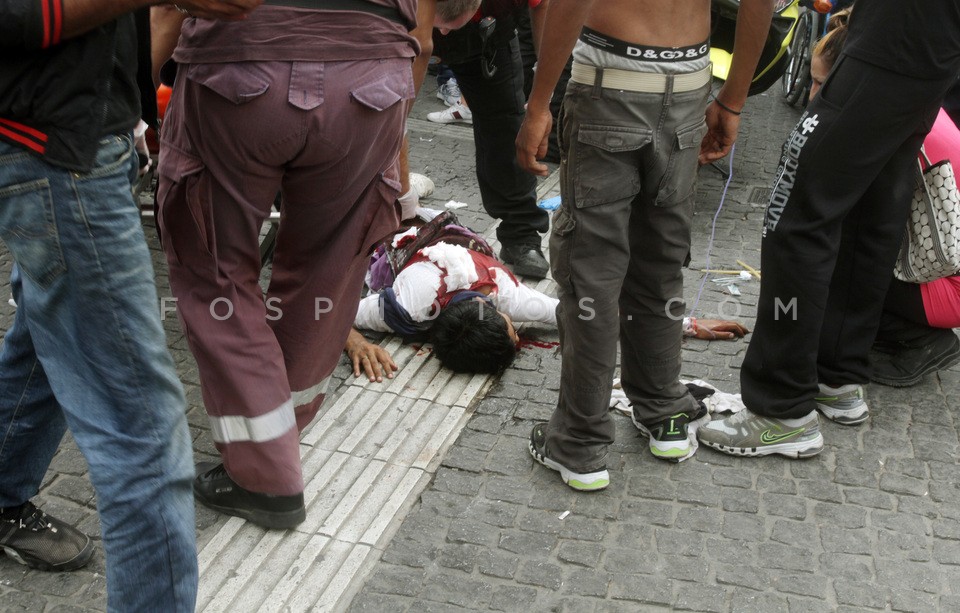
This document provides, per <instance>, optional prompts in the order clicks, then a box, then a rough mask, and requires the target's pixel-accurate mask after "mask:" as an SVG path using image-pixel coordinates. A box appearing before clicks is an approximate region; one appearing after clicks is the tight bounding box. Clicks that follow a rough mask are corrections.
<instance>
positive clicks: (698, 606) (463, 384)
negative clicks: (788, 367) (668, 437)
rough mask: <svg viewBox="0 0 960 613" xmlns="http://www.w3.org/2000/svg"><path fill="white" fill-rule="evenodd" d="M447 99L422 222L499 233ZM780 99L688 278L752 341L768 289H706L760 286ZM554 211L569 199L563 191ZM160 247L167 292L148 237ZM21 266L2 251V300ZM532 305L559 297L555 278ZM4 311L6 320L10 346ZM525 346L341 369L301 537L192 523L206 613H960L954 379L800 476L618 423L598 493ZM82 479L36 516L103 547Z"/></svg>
mask: <svg viewBox="0 0 960 613" xmlns="http://www.w3.org/2000/svg"><path fill="white" fill-rule="evenodd" d="M432 81H433V80H432V79H430V78H428V79H427V82H426V84H425V87H424V90H423V91H422V92H421V96H420V99H419V100H418V102H417V105H416V106H415V108H414V111H413V114H412V119H411V121H410V123H409V130H410V137H411V143H412V148H411V166H412V169H413V170H414V171H417V172H424V173H425V174H427V175H429V176H430V177H431V178H432V179H434V181H436V183H437V189H436V192H435V194H434V195H433V196H432V197H431V198H430V199H428V200H427V201H425V202H424V204H425V205H427V206H433V207H435V208H442V207H443V204H444V203H445V202H446V201H448V200H456V201H460V202H465V203H467V204H468V206H467V208H464V209H458V210H457V211H456V213H457V215H458V216H459V217H460V219H461V220H462V221H463V222H464V223H466V224H467V225H470V226H472V227H474V228H475V229H477V230H480V231H481V232H486V233H489V232H490V230H491V227H492V226H491V220H490V219H489V218H487V217H486V216H485V214H484V213H483V211H482V208H481V207H480V199H479V194H478V192H477V188H476V179H475V175H474V160H473V140H472V132H471V129H470V128H469V127H468V126H462V125H438V124H432V123H429V122H426V121H425V117H426V113H427V112H430V111H433V110H439V109H440V108H442V106H441V103H440V101H439V100H437V99H436V98H435V97H434V86H433V83H432ZM775 94H776V92H774V91H773V90H771V92H770V94H769V95H762V96H757V97H755V98H753V99H751V100H750V102H749V105H748V107H747V111H746V112H745V114H744V117H743V122H742V128H741V129H742V132H741V137H740V140H739V142H738V145H737V149H736V152H735V155H734V159H733V163H732V168H733V178H732V180H731V182H730V185H729V188H728V189H727V191H726V198H725V202H724V206H723V209H722V210H721V211H720V212H719V214H718V215H716V227H715V229H713V228H712V227H711V226H712V224H711V222H712V221H713V219H714V216H715V214H716V210H717V206H718V204H719V202H720V199H721V194H722V193H723V191H724V182H723V178H722V176H721V175H720V173H719V172H717V171H716V170H714V169H713V168H709V167H707V168H703V169H701V173H700V187H699V191H698V203H697V216H696V218H695V227H694V249H693V262H692V263H691V268H690V270H688V271H686V273H685V276H686V297H687V300H688V307H693V306H694V305H696V311H697V312H696V314H697V315H698V316H701V317H724V318H737V319H740V320H742V321H744V322H745V323H747V325H751V324H752V319H753V315H754V310H755V307H756V296H757V292H758V289H759V286H758V284H757V283H756V282H755V281H746V282H741V283H739V284H738V289H739V291H740V293H741V295H740V296H732V295H730V293H729V292H728V291H726V290H724V288H722V287H720V286H718V285H717V284H715V283H713V282H711V281H709V280H706V281H705V282H704V280H703V275H702V274H701V273H699V272H698V270H699V269H702V268H715V269H735V268H740V266H739V265H738V264H737V260H741V261H742V262H745V263H747V264H749V265H752V266H754V267H759V245H760V237H759V228H760V222H761V217H762V213H763V207H764V205H765V203H766V198H765V196H766V195H767V194H768V193H769V192H768V188H769V186H770V184H771V181H772V178H773V173H774V171H775V170H776V166H777V161H778V159H779V148H780V145H781V143H782V141H783V138H784V136H785V135H786V133H787V131H788V130H789V128H790V127H791V126H792V124H793V122H795V121H796V118H797V117H798V115H799V113H798V112H797V111H796V110H793V109H790V108H788V107H786V106H785V105H783V104H782V103H781V102H780V101H779V100H778V99H777V97H776V95H775ZM725 163H726V162H725ZM541 193H542V194H543V195H545V196H549V195H553V194H555V193H556V180H555V177H554V178H553V179H551V180H548V181H546V182H543V183H542V184H541ZM148 225H149V224H148ZM148 237H149V239H150V240H151V244H152V246H153V248H154V251H155V255H156V258H155V261H156V265H157V272H158V287H159V289H160V291H161V295H169V289H168V286H167V280H166V276H165V266H164V265H163V262H162V257H161V255H160V253H159V250H158V247H157V244H156V236H155V233H154V232H153V231H152V228H148ZM708 255H709V262H708V261H707V257H708ZM9 266H10V256H9V254H8V253H7V252H6V251H2V252H0V267H2V270H0V278H2V279H4V281H5V283H6V279H7V276H8V274H7V273H8V271H9ZM540 287H541V288H542V289H544V290H545V291H547V292H550V291H552V286H551V282H550V281H549V280H548V281H545V282H543V283H542V284H541V285H540ZM5 291H7V290H5V289H4V287H0V296H2V295H3V293H4V292H5ZM11 315H12V307H9V306H7V305H6V304H5V302H3V301H0V327H2V328H3V329H6V327H7V326H8V325H9V323H10V321H11ZM165 324H166V327H167V332H168V337H169V339H170V347H171V350H172V351H173V353H174V356H175V359H176V361H177V363H178V369H179V372H180V375H181V378H182V380H183V381H184V383H185V386H186V388H187V392H188V402H189V419H190V424H191V429H192V432H193V435H194V441H195V444H194V448H195V451H196V454H197V459H198V460H202V459H205V458H206V457H211V456H212V454H214V447H213V444H212V441H211V439H210V436H209V432H208V424H207V419H206V414H205V413H204V411H203V408H202V404H201V400H200V394H199V382H198V377H197V371H196V365H195V364H194V362H193V359H192V357H191V356H190V352H189V350H188V349H187V347H186V342H185V340H184V338H183V335H182V333H181V331H180V329H179V325H178V323H177V321H176V320H175V319H169V320H167V321H166V322H165ZM523 334H524V336H526V337H527V338H529V339H532V340H534V341H535V342H534V343H528V345H527V346H526V347H525V348H524V350H523V351H522V352H521V354H520V355H519V356H518V359H517V361H516V363H515V364H514V366H513V367H512V368H511V369H509V370H508V371H507V372H506V373H505V374H504V375H503V376H502V377H500V378H499V379H496V380H493V379H490V378H488V377H485V376H475V377H470V376H465V375H452V373H450V372H448V371H445V370H443V369H440V368H439V366H438V365H437V363H436V360H434V359H432V358H431V356H430V355H429V352H426V351H422V350H420V349H419V348H416V347H413V346H402V345H401V344H400V343H399V342H398V341H396V340H394V339H389V338H388V339H385V341H384V342H385V343H386V346H387V347H388V348H389V349H390V350H391V351H392V352H393V353H394V355H395V356H397V360H398V363H400V365H401V370H400V372H399V373H397V375H398V376H397V377H396V378H395V379H394V380H392V381H385V382H384V383H383V384H370V383H368V382H366V380H365V379H360V380H356V381H355V380H354V379H353V377H352V374H350V373H349V369H348V368H347V366H346V364H345V362H344V363H342V364H341V366H340V367H339V368H338V369H337V371H336V373H335V375H334V383H335V384H336V391H335V393H333V394H332V395H331V397H330V399H329V400H328V402H327V405H325V407H324V409H323V411H322V412H321V414H320V416H319V417H318V419H317V420H316V421H315V422H314V423H313V424H311V426H310V428H309V429H308V430H307V431H306V432H305V433H304V436H303V439H302V448H303V454H302V455H303V462H304V468H305V477H306V478H307V481H308V485H307V492H306V497H307V500H308V505H309V506H308V519H307V522H306V523H305V524H303V525H302V526H301V527H299V528H298V529H296V530H292V531H288V532H266V531H263V530H261V529H259V528H257V527H255V526H252V525H249V524H246V523H245V522H243V521H241V520H238V519H227V518H225V517H223V516H220V515H217V514H215V513H213V512H210V511H208V510H207V509H205V508H203V507H198V509H197V522H198V526H197V528H198V537H199V547H200V565H201V586H200V598H199V602H198V610H208V611H231V612H232V611H266V612H273V611H340V610H346V609H349V610H350V611H354V612H357V611H370V612H376V613H380V612H385V611H411V612H416V613H419V612H421V611H462V610H499V611H570V612H574V611H647V610H660V609H663V610H672V609H680V610H694V611H737V612H740V611H760V612H764V613H766V612H767V611H790V612H799V611H803V612H806V611H821V610H822V611H834V610H845V611H862V610H864V609H869V610H874V609H875V610H897V611H935V610H943V611H951V610H960V581H958V580H960V510H958V509H960V506H958V504H957V503H958V502H960V490H958V484H960V469H958V466H957V462H956V457H957V451H958V446H960V442H958V434H957V421H956V418H955V417H954V414H953V412H952V411H951V404H952V403H951V401H952V400H954V399H956V398H957V393H958V391H960V373H958V372H957V371H956V370H952V371H950V372H946V373H941V374H940V375H939V376H933V377H927V378H926V379H925V380H924V381H923V382H922V383H921V384H920V385H918V386H917V387H915V388H910V389H906V390H895V389H893V388H884V387H881V386H870V388H869V389H868V400H869V402H870V406H871V419H870V420H869V421H868V422H866V423H865V424H863V425H862V426H859V427H853V428H845V427H842V426H838V425H836V424H833V423H829V422H827V423H825V424H824V426H823V427H824V431H825V438H826V443H827V447H826V449H825V451H824V452H823V453H822V454H821V455H820V456H818V457H816V458H814V459H811V460H808V461H803V462H797V461H788V460H784V459H780V458H779V457H772V458H764V459H757V460H750V459H740V458H732V457H728V456H724V455H721V454H718V453H714V452H712V451H710V450H700V451H699V452H698V453H697V455H696V456H695V457H694V458H692V459H691V460H689V461H687V462H684V463H681V464H670V463H666V462H661V461H658V460H655V459H654V458H653V457H652V456H651V455H650V454H649V451H648V450H647V445H646V441H645V439H642V438H640V437H639V436H638V433H637V431H636V430H635V428H634V427H633V426H632V425H631V424H630V422H629V420H628V419H626V418H622V417H617V418H616V421H617V443H616V445H615V447H614V449H613V453H612V454H611V462H610V468H611V478H612V485H611V487H610V488H609V489H608V490H606V491H604V492H601V493H597V494H593V495H584V494H577V493H575V492H573V491H571V490H569V489H568V488H566V486H564V485H563V484H562V482H561V481H560V480H559V478H558V477H557V475H556V473H553V472H552V471H548V470H546V469H544V468H542V467H540V466H539V465H535V464H534V462H533V461H532V460H531V458H530V457H529V455H528V453H527V450H526V437H527V435H528V433H529V430H530V427H531V425H532V423H533V422H534V421H536V420H540V419H546V418H548V417H549V415H550V413H551V411H552V410H553V406H554V405H555V403H556V398H557V389H558V387H559V357H558V356H557V354H556V350H555V343H556V341H557V337H556V331H555V330H551V329H547V328H543V327H531V328H527V329H524V330H523ZM748 341H749V337H748V338H747V341H734V342H714V343H708V342H705V341H698V340H687V341H685V343H684V372H683V376H684V377H689V378H703V379H706V380H708V381H711V382H713V383H714V384H715V385H717V386H718V387H719V388H721V389H723V390H724V391H731V392H736V391H738V388H739V385H738V367H739V364H740V361H741V360H742V357H743V354H744V351H745V348H746V342H748ZM331 389H333V387H331ZM85 472H86V466H85V464H84V462H83V458H82V457H81V456H80V454H79V452H78V451H77V450H76V447H75V445H74V444H73V443H72V441H70V440H69V437H68V439H67V440H65V441H64V444H63V445H62V447H61V450H60V452H59V453H58V454H57V456H56V457H55V458H54V462H53V464H52V466H51V469H50V472H49V473H48V475H47V478H46V479H45V482H44V486H43V488H42V491H41V495H40V496H39V502H40V503H42V506H43V508H44V509H45V510H47V511H48V512H50V513H52V514H54V515H57V516H58V517H61V518H62V519H64V520H66V521H68V522H71V523H73V524H75V525H77V526H79V527H80V528H81V529H83V530H85V531H86V532H87V533H89V534H98V533H99V525H98V522H97V516H96V512H95V507H94V502H93V491H92V488H91V487H90V484H89V481H88V480H87V478H86V476H85ZM103 572H104V569H103V554H102V550H98V552H97V554H96V556H95V558H94V560H93V562H92V563H91V565H90V566H89V567H87V568H86V569H84V570H82V571H78V572H75V573H62V574H49V573H40V572H36V571H28V570H26V569H25V568H24V567H22V566H19V565H17V564H15V563H13V562H12V561H11V560H10V559H9V558H6V557H0V611H21V610H22V611H31V612H32V611H44V612H52V611H57V612H58V613H67V612H74V611H102V610H104V609H105V590H104V577H103Z"/></svg>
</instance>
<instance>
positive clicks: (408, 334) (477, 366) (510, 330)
mask: <svg viewBox="0 0 960 613" xmlns="http://www.w3.org/2000/svg"><path fill="white" fill-rule="evenodd" d="M556 305H557V299H556V298H552V297H550V296H547V295H546V294H543V293H541V292H539V291H537V290H535V289H533V288H530V287H527V286H526V285H523V284H522V283H520V282H519V281H517V278H516V277H515V276H513V273H511V272H510V271H509V270H508V269H507V268H506V266H505V265H504V264H503V263H502V262H500V261H499V260H497V259H495V258H494V257H492V256H491V255H488V254H486V253H482V252H480V251H474V250H471V249H467V248H466V247H463V246H462V245H458V244H452V243H449V242H446V241H444V240H439V241H436V242H434V243H433V244H431V245H430V246H428V247H425V248H423V249H420V250H418V251H417V252H416V253H415V254H414V255H413V257H411V258H410V259H409V261H408V262H406V264H405V265H404V266H403V268H402V269H401V270H400V271H399V273H397V275H396V278H395V279H394V281H393V283H392V285H391V286H389V287H385V288H384V289H383V290H382V291H380V292H379V293H376V294H371V295H370V296H367V297H366V298H364V299H363V300H362V301H361V302H360V306H359V308H358V310H357V316H356V319H355V322H354V323H355V326H356V327H358V328H364V329H368V330H378V331H381V332H395V333H397V334H400V335H401V336H403V337H404V338H405V339H406V340H413V341H424V340H429V341H430V342H431V343H432V344H433V350H434V352H435V353H436V355H437V358H438V359H439V360H440V362H441V363H443V365H444V366H446V367H447V368H450V369H451V370H454V371H456V372H487V373H498V372H501V371H503V370H504V369H505V368H506V367H508V366H509V365H510V364H511V363H512V362H513V359H514V357H515V356H516V352H517V344H518V342H519V340H520V337H519V336H518V335H517V332H516V328H515V326H514V323H513V322H514V320H516V321H536V322H541V323H547V324H551V325H556V322H557V319H556ZM355 372H356V369H355Z"/></svg>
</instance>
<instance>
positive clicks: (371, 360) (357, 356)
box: [343, 328, 398, 383]
mask: <svg viewBox="0 0 960 613" xmlns="http://www.w3.org/2000/svg"><path fill="white" fill-rule="evenodd" d="M343 350H344V351H346V352H347V357H349V358H350V362H351V363H352V364H353V376H354V377H359V376H360V369H361V368H362V369H363V374H365V375H366V376H367V379H369V380H370V382H371V383H373V382H374V381H376V382H377V383H380V382H382V381H383V376H384V374H385V375H386V377H387V379H393V373H394V371H396V370H398V368H397V365H396V363H395V362H394V361H393V358H391V357H390V354H389V353H387V351H386V350H385V349H384V348H383V347H381V346H380V345H374V344H373V343H371V342H370V341H368V340H367V339H365V338H364V337H363V335H362V334H360V333H359V332H357V331H356V330H355V329H353V328H351V329H350V334H349V335H348V336H347V343H346V345H345V346H344V348H343Z"/></svg>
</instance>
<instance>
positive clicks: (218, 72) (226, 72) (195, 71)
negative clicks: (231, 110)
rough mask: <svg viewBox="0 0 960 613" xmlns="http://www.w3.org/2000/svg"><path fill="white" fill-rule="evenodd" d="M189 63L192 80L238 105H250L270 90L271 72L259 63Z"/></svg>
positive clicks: (189, 76) (188, 76)
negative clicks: (269, 76) (268, 72)
mask: <svg viewBox="0 0 960 613" xmlns="http://www.w3.org/2000/svg"><path fill="white" fill-rule="evenodd" d="M186 66H187V70H186V77H187V78H188V79H190V80H191V81H194V82H195V83H198V84H200V85H202V86H204V87H206V88H207V89H209V90H210V91H212V92H214V93H216V94H218V95H219V96H221V97H223V98H226V99H227V100H229V101H230V102H232V103H234V104H236V105H241V104H246V103H248V102H250V101H251V100H253V99H254V98H256V97H258V96H261V95H263V94H264V93H265V92H266V91H267V90H268V89H270V79H269V78H268V75H267V73H266V72H265V71H264V69H263V68H262V67H261V66H259V65H258V64H257V63H256V62H228V63H225V64H187V65H186ZM181 70H183V67H181Z"/></svg>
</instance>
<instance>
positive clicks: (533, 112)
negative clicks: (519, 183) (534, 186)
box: [516, 105, 553, 177]
mask: <svg viewBox="0 0 960 613" xmlns="http://www.w3.org/2000/svg"><path fill="white" fill-rule="evenodd" d="M551 127H553V116H552V115H551V114H550V109H549V108H547V109H540V110H537V109H531V108H530V107H529V105H528V107H527V113H526V115H525V116H524V118H523V125H522V126H520V132H519V133H518V134H517V142H516V146H517V163H518V164H520V168H522V169H523V170H525V171H527V172H529V173H532V174H535V175H540V176H541V177H545V176H547V175H548V174H550V169H549V168H547V165H546V164H543V163H541V162H538V161H537V160H540V159H543V157H544V156H545V155H547V139H548V138H549V137H550V128H551Z"/></svg>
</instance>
